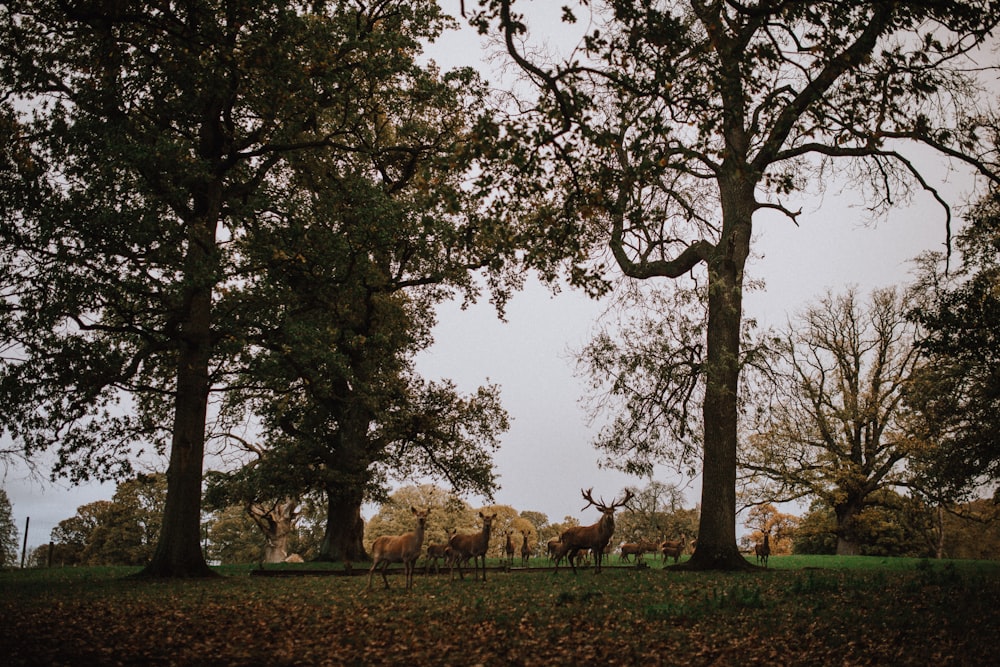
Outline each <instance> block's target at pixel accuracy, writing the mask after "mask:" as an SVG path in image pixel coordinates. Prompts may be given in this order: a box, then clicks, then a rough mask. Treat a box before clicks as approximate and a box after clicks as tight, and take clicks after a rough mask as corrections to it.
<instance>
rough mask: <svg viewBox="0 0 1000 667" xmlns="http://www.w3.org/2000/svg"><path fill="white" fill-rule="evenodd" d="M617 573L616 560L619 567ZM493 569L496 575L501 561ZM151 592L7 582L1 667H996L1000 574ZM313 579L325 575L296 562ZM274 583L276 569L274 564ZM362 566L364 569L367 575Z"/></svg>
mask: <svg viewBox="0 0 1000 667" xmlns="http://www.w3.org/2000/svg"><path fill="white" fill-rule="evenodd" d="M615 562H617V559H615ZM494 565H495V563H494ZM533 565H534V566H535V567H532V568H530V569H528V570H521V569H517V568H515V569H514V570H512V571H510V572H504V571H502V570H491V571H490V572H489V573H488V575H487V581H486V582H485V583H484V582H482V581H473V580H472V579H471V577H470V576H469V575H468V574H467V575H466V578H465V580H464V581H462V580H459V579H458V578H457V574H456V578H455V580H451V579H450V578H449V576H448V574H447V572H444V573H442V574H440V575H430V576H424V575H423V574H422V573H420V574H418V576H417V577H416V581H415V584H414V588H413V590H412V591H406V590H404V588H403V577H402V576H400V574H399V573H400V569H399V568H398V566H395V568H394V570H393V574H391V575H390V576H389V583H390V586H391V588H390V589H389V590H385V589H384V588H383V586H382V582H381V580H380V578H379V577H378V576H377V575H376V577H375V579H374V581H373V588H372V590H370V591H368V590H366V584H367V577H366V576H342V575H341V576H338V575H336V574H324V575H319V574H313V575H310V576H251V572H252V569H251V568H220V570H219V571H220V572H221V573H222V574H224V575H226V576H223V577H219V578H218V579H214V580H198V581H148V580H136V579H132V578H129V577H128V576H127V575H128V574H130V573H131V572H132V571H133V570H130V569H128V568H66V569H51V570H25V571H20V570H18V571H6V572H0V628H2V632H0V656H4V664H5V665H91V664H101V665H209V666H211V665H279V666H280V665H396V664H409V665H425V664H426V665H484V666H492V665H551V664H573V665H609V664H617V665H640V664H641V665H648V666H653V665H741V666H746V665H765V664H766V665H772V666H777V665H782V666H783V665H934V666H936V667H939V666H943V665H994V664H996V660H997V649H998V646H997V644H998V639H1000V563H998V562H992V561H991V562H983V561H926V560H918V559H883V558H865V557H855V558H839V557H832V556H831V557H823V556H810V557H796V556H786V557H772V558H771V564H770V568H769V569H767V570H763V569H761V570H758V571H753V572H745V573H699V572H683V571H672V570H670V569H669V568H667V569H661V566H660V564H659V563H654V564H652V566H651V567H648V568H636V567H630V566H622V567H617V566H616V567H610V568H609V567H605V569H604V571H603V572H602V573H600V574H598V575H595V574H594V572H593V571H592V570H585V571H581V572H580V574H578V575H577V576H574V575H573V574H572V572H570V571H569V570H568V569H565V570H563V569H562V568H560V571H559V573H558V575H554V574H553V573H552V572H551V571H550V570H546V569H543V568H544V566H546V565H547V562H546V561H544V560H542V559H539V560H537V561H536V562H535V563H533ZM298 567H299V569H300V570H315V567H316V566H314V565H312V564H305V565H301V566H298ZM269 571H271V570H269ZM357 573H358V570H355V574H357Z"/></svg>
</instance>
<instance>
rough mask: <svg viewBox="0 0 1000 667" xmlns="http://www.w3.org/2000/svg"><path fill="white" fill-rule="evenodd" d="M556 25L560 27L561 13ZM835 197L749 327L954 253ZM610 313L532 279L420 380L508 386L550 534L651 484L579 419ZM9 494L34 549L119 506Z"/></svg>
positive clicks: (776, 250) (507, 470)
mask: <svg viewBox="0 0 1000 667" xmlns="http://www.w3.org/2000/svg"><path fill="white" fill-rule="evenodd" d="M444 2H445V6H446V7H449V3H450V4H453V5H455V7H457V5H458V2H457V0H454V1H452V0H444ZM535 4H539V3H535ZM549 6H550V7H554V6H556V3H549ZM529 7H530V5H529ZM449 8H450V7H449ZM547 20H548V21H549V24H548V25H551V21H552V16H551V12H550V16H549V17H547ZM529 24H530V21H529ZM539 34H545V33H544V30H542V31H539ZM552 34H556V31H554V30H553V31H552ZM477 53H479V54H482V53H483V50H482V48H481V47H480V44H479V41H478V37H477V36H476V35H475V34H474V33H473V32H472V31H471V30H468V29H466V30H464V31H463V32H462V33H461V34H459V35H456V36H452V37H449V38H447V39H445V40H443V41H442V43H440V44H439V45H437V46H435V47H434V48H433V49H432V55H433V57H434V58H435V59H436V60H438V62H439V63H440V64H441V65H442V66H445V67H449V66H452V65H456V64H468V61H467V60H463V59H464V58H469V57H472V56H475V54H477ZM927 164H928V165H930V166H931V167H932V168H933V170H934V171H935V172H936V173H939V174H942V175H943V174H944V172H945V169H944V165H943V163H938V162H937V160H936V158H933V157H929V158H928V161H927ZM828 185H829V186H830V187H828V188H827V190H828V191H827V193H826V195H825V196H824V197H823V198H822V199H817V198H803V199H801V201H799V202H795V201H789V202H785V203H786V204H787V205H788V207H789V208H790V209H796V208H798V207H799V206H801V207H802V208H803V213H802V215H801V216H800V218H799V226H795V225H794V224H792V222H791V221H789V220H788V219H787V218H783V217H779V216H776V215H771V216H766V215H765V216H760V217H758V218H756V219H755V236H756V241H755V243H754V246H753V252H754V258H753V259H752V260H751V262H750V265H749V267H748V273H749V274H750V276H751V277H752V278H755V279H763V280H764V281H765V282H766V290H765V291H764V292H757V293H751V294H749V295H748V296H747V298H746V299H745V306H744V308H745V309H744V315H745V316H746V317H755V318H757V319H758V320H760V321H761V322H762V323H763V324H773V325H778V326H780V325H782V324H784V322H785V320H786V318H787V317H788V316H790V315H791V314H793V313H794V312H795V311H796V310H798V309H800V308H802V307H803V306H804V305H806V304H807V303H808V302H810V301H813V300H815V299H816V298H817V297H818V296H820V295H821V294H822V293H823V292H824V291H825V290H827V289H832V290H834V291H840V290H843V289H844V288H846V287H847V286H848V285H857V286H859V287H860V288H861V290H862V292H868V291H870V290H871V289H874V288H876V287H883V286H886V285H892V284H899V283H903V282H906V281H907V280H909V273H910V271H911V269H912V265H911V264H910V261H911V260H912V259H913V258H914V257H916V256H917V255H918V254H920V253H921V252H923V251H926V250H941V249H943V247H944V241H945V227H944V222H945V217H944V213H943V211H942V209H941V208H940V206H939V205H937V204H936V203H935V202H933V200H932V199H931V197H930V196H927V195H922V196H919V197H917V198H916V199H915V200H914V201H913V202H912V204H911V205H909V206H906V207H904V208H900V209H898V210H896V211H894V212H893V213H892V214H890V215H889V216H888V218H887V219H886V220H883V221H881V222H879V224H878V225H877V226H874V227H872V226H865V224H864V223H865V221H866V214H865V212H864V211H863V210H862V208H861V202H860V201H858V200H857V199H856V198H855V196H854V194H853V193H851V192H840V191H839V189H838V188H837V187H836V186H835V185H834V184H828ZM972 185H973V184H972V181H971V179H969V178H968V177H965V178H963V177H960V176H957V175H952V176H951V177H949V182H948V183H946V184H945V185H944V191H945V192H946V194H947V195H948V196H949V197H951V200H952V201H953V202H955V203H959V204H960V203H962V202H964V196H965V194H966V193H968V192H969V191H970V190H971V188H972ZM605 307H606V304H605V303H602V302H597V301H592V300H590V299H588V298H587V297H586V296H584V295H583V294H581V293H579V292H576V291H572V290H564V291H563V292H562V293H561V294H559V295H556V296H553V295H552V294H551V293H550V291H549V290H548V288H546V287H544V286H542V285H540V284H539V283H538V282H537V281H534V280H529V284H528V286H527V287H526V289H525V290H524V291H523V292H521V293H519V294H517V295H515V296H514V298H513V299H512V300H511V302H510V303H509V304H508V307H507V313H506V317H507V321H506V322H501V321H499V320H498V319H497V317H496V313H495V311H494V309H493V307H492V306H491V305H490V304H489V303H487V302H482V303H479V304H476V305H473V306H472V307H471V308H469V309H467V310H465V311H462V310H461V309H460V308H459V307H458V304H455V303H450V304H444V305H443V306H442V307H441V308H440V311H439V324H438V327H437V329H436V330H435V344H434V345H433V347H432V348H431V349H430V350H428V351H427V352H426V353H425V354H423V355H422V356H421V357H420V359H419V361H418V366H419V369H420V370H421V372H422V373H423V374H424V375H425V376H426V377H427V378H428V379H437V378H451V379H453V380H454V381H455V382H456V383H457V384H458V386H459V389H460V390H462V391H465V392H470V391H473V390H474V389H475V388H476V387H478V386H479V385H481V384H485V383H487V382H492V383H496V384H498V385H500V387H501V391H502V398H503V402H504V405H505V407H506V409H507V410H508V412H509V413H510V415H511V417H512V424H511V429H510V431H509V432H507V433H506V434H505V435H504V436H503V438H502V446H501V449H500V451H499V452H498V453H497V455H496V457H495V462H496V466H497V471H498V473H499V475H500V479H499V481H500V484H501V486H502V488H501V490H500V491H499V492H498V493H497V495H496V497H495V501H496V502H498V503H503V504H509V505H512V506H514V507H515V508H517V509H519V510H535V511H540V512H544V513H545V514H547V515H548V517H549V520H550V521H561V520H562V519H563V517H564V516H566V515H572V516H575V517H577V518H579V519H580V520H581V521H582V522H584V523H590V522H592V521H594V520H596V519H597V512H596V510H594V509H593V508H590V509H588V510H586V511H585V512H581V511H580V508H581V507H582V506H583V505H584V501H583V500H582V499H581V496H580V489H581V488H589V487H593V488H594V492H595V496H603V497H604V498H605V499H608V500H610V498H611V497H612V496H614V495H615V494H617V493H619V492H620V491H621V489H622V488H623V486H625V485H637V486H644V485H645V484H646V483H647V481H648V480H645V479H637V478H633V477H628V476H626V475H624V474H622V473H618V472H615V471H611V470H605V469H600V468H599V467H598V465H597V461H598V459H599V458H600V455H599V453H598V452H596V451H595V450H594V449H593V447H592V446H591V441H592V439H593V435H594V434H593V431H592V429H591V428H590V427H589V426H588V424H587V419H586V415H585V413H584V411H583V409H582V408H581V406H580V399H581V398H583V396H584V393H583V392H584V390H585V383H584V382H583V380H582V378H579V377H576V376H575V375H574V366H575V364H574V361H573V352H574V351H575V350H579V349H580V348H581V347H582V346H583V345H584V344H585V343H586V342H587V340H588V339H589V336H590V334H591V332H592V330H593V327H594V324H595V320H596V318H597V317H598V316H599V315H600V313H601V312H602V311H603V309H604V308H605ZM0 472H2V471H0ZM656 479H658V480H659V481H663V482H677V483H680V484H685V485H687V488H688V492H687V497H688V500H689V502H688V506H693V505H694V504H695V503H697V502H698V501H699V496H700V486H699V483H698V482H699V480H697V479H695V480H679V479H676V478H675V477H673V475H672V473H671V472H670V468H668V467H663V468H662V469H660V470H658V471H657V475H656ZM0 481H2V484H3V486H4V488H5V489H6V490H7V493H8V496H9V497H10V499H11V503H12V505H13V510H14V518H15V522H16V523H17V525H18V529H19V531H21V539H23V537H24V533H23V531H24V523H25V518H26V517H28V516H30V517H31V528H30V531H29V544H30V545H39V544H43V543H45V542H47V541H48V540H49V533H50V531H51V530H52V528H53V527H54V526H55V525H56V524H57V523H58V522H59V521H61V520H62V519H65V518H68V517H70V516H72V515H73V514H75V511H76V508H77V507H78V506H79V505H81V504H84V503H86V502H91V501H93V500H97V499H110V497H111V495H112V493H113V491H114V489H113V487H112V486H107V485H105V486H103V487H101V486H97V485H91V486H88V487H85V488H69V487H67V486H66V485H65V484H56V485H52V484H47V483H45V484H43V483H40V482H38V481H35V480H31V479H28V478H27V476H26V475H25V473H24V471H23V470H20V469H11V470H8V471H7V472H6V476H5V477H4V478H3V479H2V480H0ZM468 500H469V501H470V502H472V503H473V504H476V503H478V502H479V499H476V498H469V499H468ZM738 532H741V531H738Z"/></svg>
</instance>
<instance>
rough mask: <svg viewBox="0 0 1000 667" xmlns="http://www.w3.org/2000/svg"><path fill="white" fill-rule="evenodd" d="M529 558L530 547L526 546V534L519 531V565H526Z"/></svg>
mask: <svg viewBox="0 0 1000 667" xmlns="http://www.w3.org/2000/svg"><path fill="white" fill-rule="evenodd" d="M530 558H531V547H529V546H528V534H527V533H524V532H522V533H521V567H528V560H529V559H530Z"/></svg>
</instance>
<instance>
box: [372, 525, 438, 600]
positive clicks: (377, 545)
mask: <svg viewBox="0 0 1000 667" xmlns="http://www.w3.org/2000/svg"><path fill="white" fill-rule="evenodd" d="M410 511H411V512H413V516H415V517H417V529H416V530H415V531H413V532H412V533H404V534H402V535H381V536H379V537H376V538H375V541H374V542H373V543H372V561H373V562H372V568H371V569H370V570H368V588H369V589H371V587H372V575H373V574H374V573H375V568H377V567H378V566H379V565H382V569H381V570H380V572H381V573H382V581H383V582H384V583H385V587H386V588H389V580H388V579H386V578H385V571H386V570H387V569H388V568H389V563H402V564H403V571H404V573H405V575H406V590H409V589H410V588H411V587H412V586H413V570H414V567H415V566H416V564H417V558H419V557H420V547H421V546H423V543H424V527H425V526H426V525H427V515H428V514H430V513H431V510H430V508H427V509H425V510H418V509H417V508H416V507H411V508H410Z"/></svg>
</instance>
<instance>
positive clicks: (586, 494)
mask: <svg viewBox="0 0 1000 667" xmlns="http://www.w3.org/2000/svg"><path fill="white" fill-rule="evenodd" d="M580 493H581V494H582V495H583V499H584V500H586V501H587V504H586V505H584V506H583V507H581V508H580V511H583V510H585V509H587V508H588V507H590V506H591V505H593V506H594V507H601V503H599V502H597V501H596V500H594V496H593V493H594V487H590V488H589V489H587V490H586V491H584V490H583V489H580Z"/></svg>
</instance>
